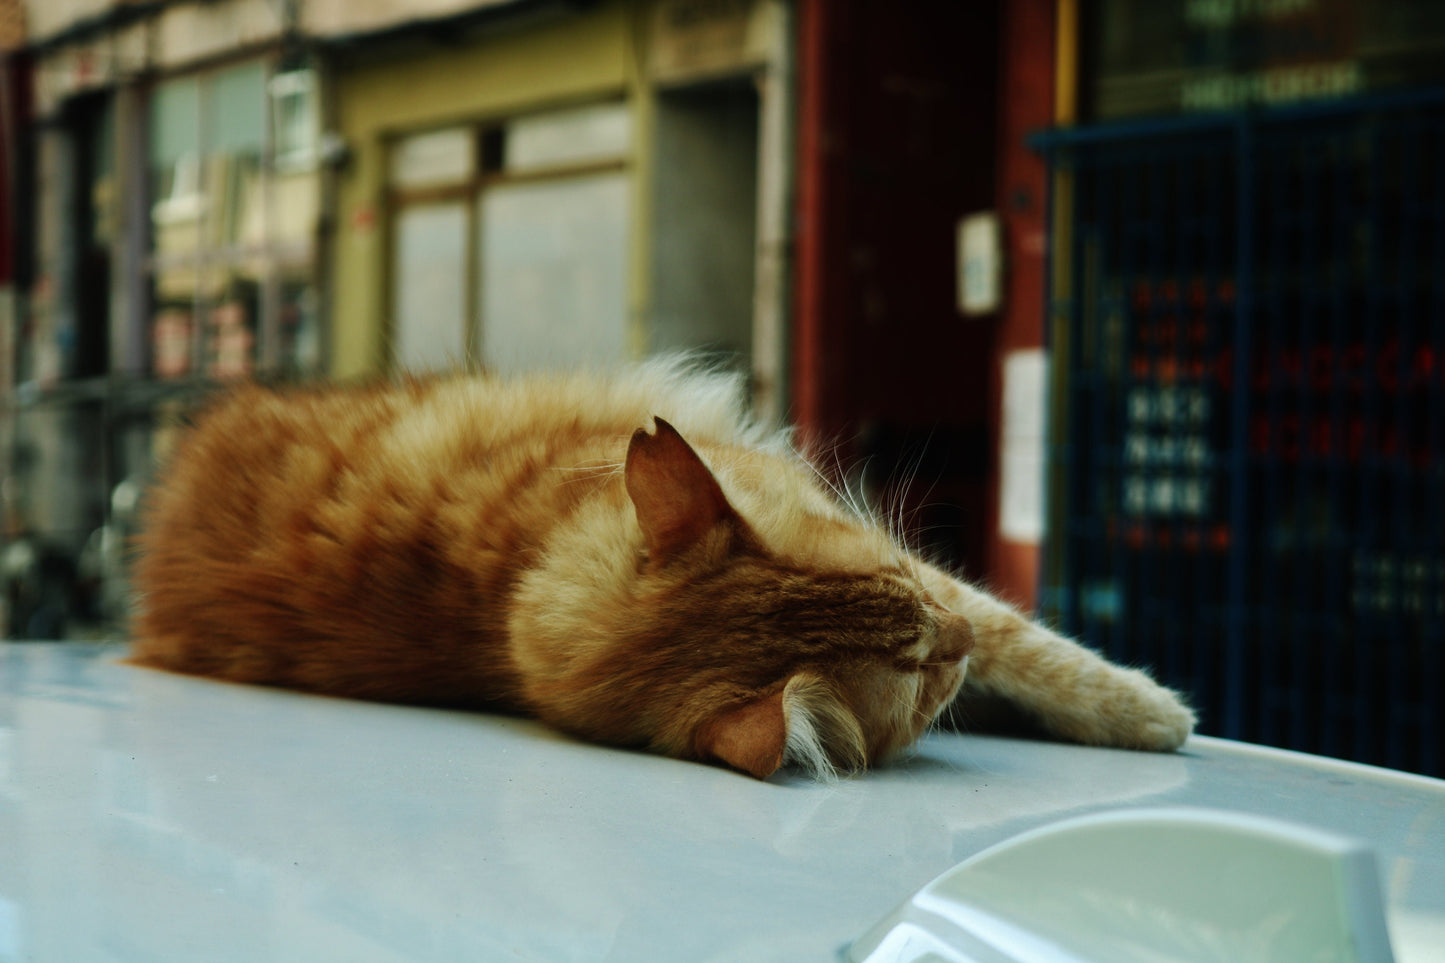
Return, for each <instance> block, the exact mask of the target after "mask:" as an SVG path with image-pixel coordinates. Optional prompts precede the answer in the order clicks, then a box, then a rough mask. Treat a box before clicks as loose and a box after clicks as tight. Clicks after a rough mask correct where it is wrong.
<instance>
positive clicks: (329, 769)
mask: <svg viewBox="0 0 1445 963" xmlns="http://www.w3.org/2000/svg"><path fill="white" fill-rule="evenodd" d="M122 653H123V649H121V648H118V647H114V646H111V647H104V646H89V645H76V644H69V643H65V644H62V643H0V961H4V963H9V961H11V960H25V961H32V960H33V961H42V963H47V961H66V963H71V961H75V963H83V961H91V960H97V961H110V960H126V961H130V960H144V961H170V960H176V961H182V960H184V961H193V960H206V961H224V960H245V961H259V960H284V961H292V960H294V961H308V963H311V961H320V960H346V961H368V960H378V961H380V960H386V961H401V960H406V961H431V960H436V961H448V963H451V961H458V960H494V959H495V960H566V961H582V960H627V961H630V960H644V961H645V960H715V961H722V960H727V961H763V960H830V959H837V958H838V953H839V951H840V950H841V949H842V948H843V947H844V946H846V945H847V944H848V943H849V942H850V941H851V940H852V939H854V938H855V937H857V936H858V935H859V934H861V933H862V932H863V931H864V930H866V929H867V928H868V927H869V926H871V925H872V924H873V923H875V922H876V921H877V920H879V919H880V918H882V917H883V916H884V915H885V914H886V913H887V912H888V911H890V910H891V909H893V907H894V906H895V905H896V904H898V903H899V902H900V901H902V900H903V899H905V898H906V897H908V896H909V895H910V894H911V893H912V892H913V891H914V890H916V889H918V888H919V887H920V886H922V885H924V884H925V883H927V882H928V881H929V880H930V879H932V878H933V877H934V876H936V875H937V874H938V873H940V872H942V871H944V870H945V869H947V868H949V867H950V866H952V865H953V864H955V863H956V862H958V861H960V860H962V859H965V858H967V857H968V856H971V855H973V854H975V853H977V852H978V851H980V850H981V849H983V848H984V847H987V846H989V845H992V844H994V843H997V842H999V841H1001V840H1004V839H1006V838H1008V837H1010V836H1012V835H1014V834H1016V833H1019V832H1022V831H1024V830H1027V829H1032V828H1034V827H1037V826H1040V825H1043V824H1045V823H1049V822H1052V821H1054V820H1057V819H1061V818H1064V817H1068V816H1074V815H1079V814H1082V813H1087V812H1096V811H1101V810H1107V809H1119V808H1125V807H1154V806H1161V805H1163V806H1175V805H1185V806H1205V807H1214V808H1219V809H1226V810H1235V811H1240V812H1247V813H1254V814H1259V815H1265V816H1270V817H1273V818H1276V819H1284V820H1290V821H1295V822H1298V823H1301V824H1304V825H1308V826H1313V827H1316V828H1319V829H1324V830H1328V831H1331V832H1335V833H1339V834H1343V835H1347V836H1353V837H1357V838H1360V839H1363V840H1365V841H1367V842H1369V843H1370V844H1371V845H1373V846H1374V848H1375V850H1376V852H1377V854H1378V856H1379V861H1380V871H1381V878H1382V882H1383V885H1384V891H1385V895H1386V900H1387V914H1388V918H1389V922H1390V928H1391V935H1392V939H1393V941H1394V943H1395V950H1396V953H1397V956H1398V958H1399V959H1400V960H1403V961H1407V963H1409V961H1421V963H1423V961H1427V960H1432V959H1433V960H1442V959H1445V782H1441V781H1438V780H1430V779H1425V778H1421V777H1414V776H1407V775H1403V774H1399V773H1392V772H1389V771H1386V770H1381V769H1374V768H1369V767H1364V766H1356V765H1351V764H1346V763H1337V762H1332V761H1328V760H1322V759H1317V758H1314V757H1309V756H1300V755H1297V754H1292V753H1284V752H1278V751H1274V750H1267V749H1259V748H1256V747H1250V746H1244V745H1240V744H1236V743H1230V742H1225V741H1220V740H1214V739H1208V738H1200V737H1196V738H1194V739H1192V740H1191V741H1190V742H1189V743H1188V744H1187V746H1186V747H1185V750H1184V751H1183V752H1181V753H1178V754H1173V755H1152V754H1141V753H1130V752H1118V751H1110V750H1100V749H1084V748H1079V747H1074V746H1064V745H1055V744H1049V743H1041V742H1027V741H1016V740H1007V739H998V738H984V737H976V736H964V735H957V734H938V735H933V736H930V737H928V738H926V739H925V740H924V741H923V743H922V744H921V746H920V747H919V749H918V751H917V752H916V754H915V755H914V756H913V757H912V758H911V759H910V760H908V761H907V762H905V763H903V764H900V765H898V766H895V767H892V768H889V769H886V770H881V771H877V772H873V773H869V774H866V775H863V776H860V777H856V778H853V779H849V780H844V781H842V782H839V783H837V784H834V785H823V784H816V783H812V782H810V781H807V780H804V779H802V778H800V777H793V776H783V777H781V778H777V779H774V780H772V781H769V782H766V783H762V782H757V781H754V780H752V779H750V778H747V777H745V776H740V775H737V774H735V773H732V772H728V771H726V770H723V769H717V768H712V767H709V766H703V765H697V764H694V763H682V762H675V761H671V760H667V759H661V758H655V757H652V756H647V755H642V754H638V753H632V752H624V751H618V750H612V749H606V748H599V747H596V746H590V745H585V744H582V743H579V742H576V741H573V740H571V739H568V738H565V737H563V736H560V735H556V734H554V733H552V732H550V731H549V730H547V729H545V728H543V727H541V726H539V725H537V724H535V723H532V722H529V721H526V720H521V719H512V718H503V717H496V716H488V715H479V714H469V713H459V712H445V711H438V710H431V709H414V708H406V707H398V706H385V705H375V704H369V703H361V702H348V701H344V700H337V699H326V698H319V697H312V696H305V695H298V694H293V693H288V692H280V691H274V690H268V689H261V688H250V687H244V686H236V685H227V684H220V683H212V682H207V681H203V680H196V679H188V678H182V677H177V676H171V675H166V674H163V673H157V672H151V671H147V670H143V669H137V668H133V667H130V666H125V665H121V664H119V663H118V662H117V659H118V657H119V656H120V655H121V654H122Z"/></svg>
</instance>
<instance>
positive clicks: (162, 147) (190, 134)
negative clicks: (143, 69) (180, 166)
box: [150, 77, 201, 167]
mask: <svg viewBox="0 0 1445 963" xmlns="http://www.w3.org/2000/svg"><path fill="white" fill-rule="evenodd" d="M200 119H201V88H200V82H199V81H198V80H197V79H196V78H195V77H180V78H177V79H175V80H167V81H165V82H163V83H160V84H157V85H156V88H155V91H154V92H153V93H152V94H151V117H150V159H151V166H152V167H165V166H167V165H170V164H174V163H175V162H176V161H178V160H180V159H181V158H182V157H184V156H186V155H187V154H194V153H196V152H198V151H199V150H200V149H201V139H200V130H199V128H198V127H197V126H196V125H197V124H198V123H199V122H200Z"/></svg>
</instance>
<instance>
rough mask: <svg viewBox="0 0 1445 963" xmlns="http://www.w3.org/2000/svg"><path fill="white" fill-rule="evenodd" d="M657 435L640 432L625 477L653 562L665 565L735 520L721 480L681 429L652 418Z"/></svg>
mask: <svg viewBox="0 0 1445 963" xmlns="http://www.w3.org/2000/svg"><path fill="white" fill-rule="evenodd" d="M653 420H654V421H656V422H657V431H656V433H655V434H651V435H649V434H648V433H647V431H646V430H645V429H642V428H639V429H637V431H636V432H634V433H633V435H632V443H631V444H630V445H628V446H627V466H626V468H625V469H624V470H623V475H624V477H625V479H626V481H627V494H628V496H629V497H630V498H631V499H632V505H633V507H634V508H636V509H637V523H638V524H639V525H640V526H642V535H643V538H644V540H645V541H646V543H647V552H648V556H649V558H651V559H652V560H653V561H658V562H660V561H666V560H667V559H669V558H673V557H675V556H677V555H678V554H680V553H682V552H684V551H686V550H687V549H689V548H691V547H692V546H693V545H695V544H696V543H697V542H698V541H699V540H701V539H702V538H703V537H704V536H706V535H707V534H708V533H709V532H711V531H712V530H713V529H714V528H715V527H716V526H718V525H720V524H722V523H724V522H727V521H733V520H736V519H737V514H736V513H735V512H734V511H733V508H732V506H731V505H729V504H728V500H727V497H726V496H724V495H723V491H722V488H721V487H720V486H719V485H718V483H717V479H716V478H714V477H713V474H712V472H711V471H709V470H708V467H707V465H705V464H703V462H702V459H701V458H699V457H698V456H697V452H695V451H693V450H692V446H691V445H689V444H688V443H687V442H686V441H684V440H683V437H682V435H679V434H678V433H677V429H676V428H674V427H672V425H669V424H668V423H667V422H665V421H663V420H662V419H661V418H654V419H653Z"/></svg>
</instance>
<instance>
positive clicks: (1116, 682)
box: [1050, 667, 1195, 752]
mask: <svg viewBox="0 0 1445 963" xmlns="http://www.w3.org/2000/svg"><path fill="white" fill-rule="evenodd" d="M1111 668H1112V672H1111V676H1112V678H1111V679H1110V680H1109V683H1108V684H1107V685H1105V686H1102V687H1101V688H1100V690H1099V691H1098V692H1097V693H1096V695H1097V698H1096V699H1095V700H1092V702H1091V703H1089V704H1080V705H1075V706H1073V707H1072V710H1073V711H1070V712H1067V713H1066V714H1061V715H1060V716H1058V717H1055V718H1054V719H1053V720H1051V722H1052V725H1051V726H1050V728H1052V729H1054V731H1055V732H1056V733H1057V734H1058V735H1060V736H1062V737H1064V738H1066V739H1071V740H1074V741H1076V742H1082V743H1084V744H1085V745H1091V746H1110V747H1113V748H1117V749H1143V750H1147V751H1151V752H1172V751H1174V750H1175V749H1178V748H1179V747H1180V746H1182V745H1183V744H1184V740H1185V739H1188V738H1189V734H1190V733H1192V732H1193V731H1194V723H1195V717H1194V712H1193V711H1192V710H1191V709H1190V708H1189V707H1188V706H1186V705H1185V704H1184V701H1183V700H1182V699H1181V698H1180V697H1179V695H1178V694H1177V693H1175V692H1173V691H1172V690H1170V689H1166V688H1164V687H1163V686H1161V685H1160V684H1159V683H1157V682H1155V681H1154V680H1153V679H1152V678H1150V677H1149V676H1148V675H1147V674H1146V673H1143V672H1140V671H1138V670H1135V669H1119V668H1114V667H1111Z"/></svg>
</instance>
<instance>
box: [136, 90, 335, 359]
mask: <svg viewBox="0 0 1445 963" xmlns="http://www.w3.org/2000/svg"><path fill="white" fill-rule="evenodd" d="M268 73H269V69H268V66H267V65H266V64H264V63H262V62H259V61H257V62H250V63H244V64H240V65H237V66H232V67H227V68H223V69H220V70H216V71H212V72H210V73H206V74H200V75H195V76H185V77H178V78H173V79H170V80H166V81H163V82H161V83H160V84H158V85H157V86H156V87H155V89H154V91H153V93H152V97H151V101H150V143H149V164H150V179H151V191H152V194H151V197H152V204H151V234H152V241H153V243H152V256H151V259H150V262H149V267H150V272H149V273H150V279H151V295H152V310H151V341H152V344H151V347H152V371H153V373H154V374H155V375H156V376H157V377H161V378H174V377H181V376H186V375H203V376H207V377H210V378H219V379H228V378H235V377H245V376H248V375H250V374H252V373H254V372H255V371H256V370H258V369H268V370H281V371H297V372H305V371H308V370H312V369H314V368H315V367H316V365H317V364H318V363H319V361H320V357H319V333H318V332H317V331H316V330H315V328H314V326H315V325H316V323H317V321H318V318H317V317H316V312H315V311H314V310H311V311H307V310H298V309H297V305H298V304H299V303H301V302H302V301H305V300H307V298H304V297H303V298H298V297H297V295H296V294H295V292H294V289H295V287H296V285H297V282H298V280H302V279H305V278H309V277H311V276H313V275H314V273H315V272H314V268H313V265H314V260H315V252H314V250H313V247H314V243H313V238H314V233H315V227H316V220H317V214H318V205H319V195H320V186H319V181H318V179H317V173H316V156H315V149H314V144H315V136H314V131H315V126H314V125H315V117H314V106H313V100H314V91H313V89H312V88H313V83H314V82H313V80H312V77H311V72H310V71H307V70H292V71H287V72H285V73H280V74H276V75H275V76H273V77H268ZM309 300H311V301H314V296H309Z"/></svg>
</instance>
